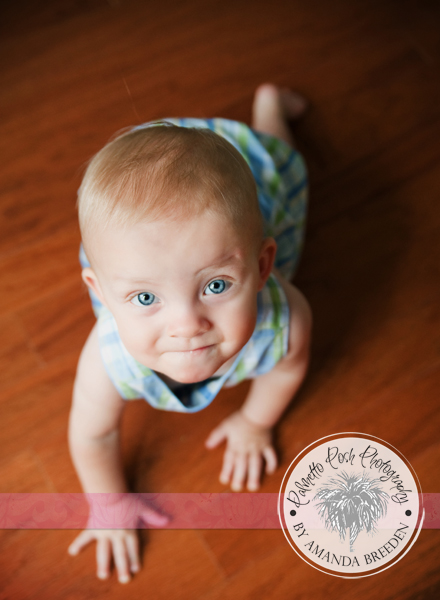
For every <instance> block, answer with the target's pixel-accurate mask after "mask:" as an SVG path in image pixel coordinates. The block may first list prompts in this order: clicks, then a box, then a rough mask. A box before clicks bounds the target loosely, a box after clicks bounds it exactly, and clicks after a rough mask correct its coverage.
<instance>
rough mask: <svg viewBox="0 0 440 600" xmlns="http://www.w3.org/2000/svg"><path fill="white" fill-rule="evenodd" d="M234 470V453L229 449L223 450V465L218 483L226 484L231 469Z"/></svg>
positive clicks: (229, 477)
mask: <svg viewBox="0 0 440 600" xmlns="http://www.w3.org/2000/svg"><path fill="white" fill-rule="evenodd" d="M233 470H234V453H233V452H232V451H231V450H225V454H224V456H223V466H222V470H221V473H220V483H223V485H228V483H229V481H230V479H231V475H232V471H233Z"/></svg>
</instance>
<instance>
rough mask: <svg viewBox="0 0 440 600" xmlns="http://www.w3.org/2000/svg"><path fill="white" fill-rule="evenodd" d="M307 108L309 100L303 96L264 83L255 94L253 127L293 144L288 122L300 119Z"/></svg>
mask: <svg viewBox="0 0 440 600" xmlns="http://www.w3.org/2000/svg"><path fill="white" fill-rule="evenodd" d="M306 108H307V100H306V99H305V98H304V97H303V96H301V94H298V93H297V92H292V91H291V90H288V89H286V88H283V89H280V88H277V87H276V86H275V85H273V84H271V83H264V84H263V85H260V86H259V87H258V88H257V90H256V92H255V97H254V103H253V107H252V114H253V119H252V127H253V128H254V129H256V130H257V131H261V132H263V133H269V134H270V135H274V136H276V137H279V138H281V139H283V140H285V141H287V142H288V143H290V144H293V136H292V134H291V132H290V129H289V126H288V121H292V120H295V119H299V117H301V116H302V115H303V113H304V112H305V110H306Z"/></svg>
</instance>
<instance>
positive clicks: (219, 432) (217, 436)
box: [205, 426, 226, 449]
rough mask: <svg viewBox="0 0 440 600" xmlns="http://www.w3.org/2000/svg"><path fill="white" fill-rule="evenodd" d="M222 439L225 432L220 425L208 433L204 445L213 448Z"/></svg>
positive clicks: (224, 436) (224, 437)
mask: <svg viewBox="0 0 440 600" xmlns="http://www.w3.org/2000/svg"><path fill="white" fill-rule="evenodd" d="M224 439H226V433H225V431H224V429H223V427H221V426H220V427H217V428H216V429H214V430H213V431H211V433H210V434H209V436H208V439H207V440H206V442H205V446H206V447H207V448H209V449H211V448H215V447H216V446H218V445H219V444H220V442H222V441H223V440H224Z"/></svg>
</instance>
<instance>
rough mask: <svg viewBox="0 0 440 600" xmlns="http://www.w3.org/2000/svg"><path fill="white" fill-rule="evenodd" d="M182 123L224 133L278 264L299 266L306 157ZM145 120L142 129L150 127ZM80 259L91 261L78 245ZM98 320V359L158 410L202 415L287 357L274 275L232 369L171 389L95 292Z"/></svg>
mask: <svg viewBox="0 0 440 600" xmlns="http://www.w3.org/2000/svg"><path fill="white" fill-rule="evenodd" d="M166 121H168V122H170V123H172V124H174V125H178V126H180V127H197V128H209V129H211V130H212V131H214V132H215V133H217V134H219V135H221V136H222V137H224V138H226V139H227V140H228V141H229V142H230V143H231V144H232V145H233V146H234V147H235V148H236V149H237V150H238V151H239V152H240V153H241V154H242V156H243V157H244V158H245V160H246V161H247V163H248V164H249V166H250V168H251V170H252V173H253V175H254V178H255V181H256V184H257V192H258V200H259V204H260V209H261V212H262V214H263V218H264V222H265V235H267V236H272V237H274V238H275V240H276V242H277V245H278V247H277V254H276V259H275V266H276V267H277V268H278V270H279V271H280V272H281V273H282V275H284V277H286V278H287V279H289V278H291V277H292V276H293V273H294V270H295V268H296V265H297V263H298V259H299V256H300V252H301V248H302V244H303V239H304V226H305V216H306V209H307V173H306V168H305V164H304V161H303V158H302V156H301V155H300V154H299V152H297V151H296V150H292V148H290V146H289V145H288V144H286V143H285V142H283V141H282V140H279V139H277V138H275V137H273V136H270V135H267V134H263V133H260V132H257V131H254V130H252V129H250V128H249V127H248V126H247V125H245V124H243V123H239V122H236V121H230V120H227V119H207V120H204V119H166ZM155 124H156V123H154V122H153V123H147V124H145V125H141V126H140V127H139V128H141V127H151V126H154V125H155ZM80 261H81V265H82V266H83V267H86V266H89V263H88V260H87V257H86V255H85V253H84V250H83V248H82V247H81V252H80ZM90 296H91V299H92V305H93V310H94V312H95V315H96V317H97V319H98V334H99V342H100V350H101V356H102V359H103V362H104V366H105V368H106V371H107V373H108V375H109V377H110V379H111V380H112V382H113V384H114V385H115V387H116V389H117V390H118V391H119V393H120V394H121V396H122V398H124V399H126V400H131V399H135V398H144V399H145V400H146V401H147V402H148V403H149V404H151V405H152V406H153V407H155V408H161V409H164V410H173V411H178V412H197V411H199V410H201V409H203V408H205V407H206V406H208V405H209V404H210V403H211V402H212V400H213V399H214V398H215V396H216V395H217V394H218V392H219V391H220V389H221V388H222V387H231V386H233V385H236V384H238V383H240V382H241V381H243V380H244V379H252V378H254V377H257V376H258V375H262V374H263V373H267V372H268V371H270V370H271V369H272V368H273V367H274V366H275V364H276V363H277V362H278V361H279V360H280V359H281V358H282V357H283V356H284V355H285V354H286V352H287V349H288V336H289V307H288V303H287V299H286V296H285V294H284V290H283V289H282V287H281V285H280V283H279V282H278V280H277V278H276V277H275V275H273V274H272V275H270V277H269V279H268V281H267V283H266V285H265V286H264V288H263V289H262V290H261V292H259V293H258V297H257V306H258V313H257V323H256V326H255V329H254V332H253V334H252V336H251V338H250V340H249V341H248V342H247V344H246V345H245V346H244V347H243V348H242V349H241V351H240V352H239V353H238V355H237V357H236V359H235V361H234V363H233V365H232V366H231V367H230V369H229V370H228V371H227V372H226V373H225V374H224V375H221V376H220V377H214V378H211V379H208V380H206V381H201V382H199V383H193V384H182V385H181V386H179V387H177V388H175V389H173V391H171V390H170V388H169V387H168V386H167V385H166V383H165V382H164V381H163V380H162V379H161V378H160V377H159V375H157V374H156V373H155V372H154V371H153V370H151V369H149V368H148V367H145V366H143V365H141V364H140V363H139V362H138V361H137V360H135V359H134V358H133V357H132V356H131V355H130V354H129V353H128V351H127V350H126V348H125V347H124V345H123V343H122V341H121V339H120V337H119V333H118V329H117V325H116V321H115V319H114V318H113V316H112V314H111V313H110V311H109V310H108V309H107V308H105V307H104V306H103V305H102V304H101V302H100V301H99V299H98V298H97V297H96V296H95V294H93V292H91V293H90Z"/></svg>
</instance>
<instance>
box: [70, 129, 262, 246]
mask: <svg viewBox="0 0 440 600" xmlns="http://www.w3.org/2000/svg"><path fill="white" fill-rule="evenodd" d="M156 125H158V126H156ZM205 210H207V211H209V212H212V213H215V214H219V215H222V216H226V218H227V219H228V220H229V221H230V223H231V224H232V226H233V227H234V228H235V229H236V230H237V231H238V232H239V234H240V235H241V236H245V237H246V238H248V237H249V234H251V235H252V238H253V239H256V240H262V238H263V223H262V216H261V212H260V209H259V205H258V199H257V191H256V185H255V180H254V177H253V175H252V172H251V170H250V168H249V166H248V164H247V163H246V161H245V160H244V158H243V157H242V156H241V154H240V153H239V152H238V151H237V150H236V149H235V148H234V147H233V146H232V144H230V143H229V142H228V141H227V140H225V139H224V138H222V137H221V136H219V135H217V134H216V133H214V132H212V131H210V130H209V129H199V128H187V127H178V126H175V125H172V124H170V123H167V122H160V123H156V124H153V125H150V126H146V127H140V128H136V129H133V130H131V131H129V132H126V133H123V134H122V135H120V136H119V137H117V138H116V139H114V140H113V141H111V142H109V143H108V144H107V145H106V146H104V148H102V150H100V152H98V153H97V154H96V155H95V156H94V157H93V158H92V160H91V161H90V163H89V165H88V168H87V170H86V173H85V175H84V178H83V181H82V184H81V187H80V190H79V195H78V213H79V222H80V228H81V234H82V237H83V242H84V244H85V245H86V248H87V240H88V239H89V237H90V236H93V233H94V232H96V231H97V230H100V229H102V228H105V227H106V226H107V225H109V224H112V225H117V226H121V227H124V226H125V225H130V224H133V223H135V222H139V221H141V220H148V221H154V220H157V219H160V218H169V219H182V218H183V219H184V218H189V217H192V216H197V215H199V214H200V213H202V212H203V211H205Z"/></svg>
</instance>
